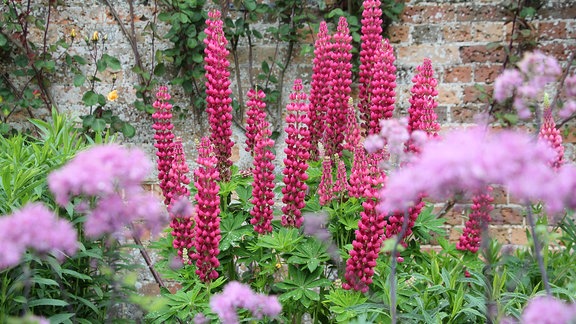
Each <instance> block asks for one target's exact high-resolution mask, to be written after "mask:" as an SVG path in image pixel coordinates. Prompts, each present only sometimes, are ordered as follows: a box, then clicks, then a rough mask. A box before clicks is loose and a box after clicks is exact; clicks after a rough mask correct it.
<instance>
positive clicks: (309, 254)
mask: <svg viewBox="0 0 576 324" xmlns="http://www.w3.org/2000/svg"><path fill="white" fill-rule="evenodd" d="M328 260H330V256H329V255H328V253H327V251H326V246H325V245H324V244H322V243H321V242H319V241H318V240H312V239H309V240H307V241H306V242H304V244H299V245H298V247H297V248H296V251H294V252H292V256H291V257H290V258H288V263H295V264H305V265H306V267H307V268H308V270H310V272H314V271H315V270H316V268H318V266H319V265H320V263H321V262H325V261H328Z"/></svg>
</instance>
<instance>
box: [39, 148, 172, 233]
mask: <svg viewBox="0 0 576 324" xmlns="http://www.w3.org/2000/svg"><path fill="white" fill-rule="evenodd" d="M150 167H151V165H150V163H149V162H148V159H147V158H146V155H145V154H144V152H142V151H141V150H138V149H126V148H123V147H121V146H119V145H115V144H110V145H98V146H93V147H91V148H90V149H87V150H85V151H82V152H80V153H78V154H77V155H76V157H74V158H73V159H72V160H71V161H70V162H68V163H67V164H66V165H65V166H63V167H62V168H60V169H59V170H56V171H54V172H52V173H50V175H48V187H49V188H50V190H51V191H52V193H53V194H54V196H55V198H56V203H58V204H59V205H60V206H62V207H65V206H66V205H68V203H69V202H70V201H71V199H72V198H73V197H76V196H80V197H82V199H83V201H89V200H90V199H91V198H97V199H96V200H95V202H94V207H93V208H92V210H90V208H88V209H87V210H86V211H85V212H86V213H87V214H88V219H87V220H86V222H85V223H84V228H85V230H86V234H87V235H88V236H90V237H94V238H96V237H99V236H101V235H103V234H118V233H120V232H121V231H123V230H124V229H125V227H126V226H128V225H134V229H135V230H136V233H133V234H136V235H138V234H139V233H140V232H141V231H142V230H150V231H151V232H152V234H153V235H155V234H157V233H159V232H160V231H161V230H162V228H163V227H164V225H165V222H166V221H167V219H166V215H165V213H164V212H163V210H162V208H161V204H160V201H158V199H157V198H156V197H154V195H153V194H151V193H147V192H145V191H144V189H143V188H142V187H141V183H142V182H143V181H144V180H145V177H146V176H147V174H148V172H149V171H150ZM137 220H142V221H143V223H142V222H138V223H137V224H132V222H133V221H137Z"/></svg>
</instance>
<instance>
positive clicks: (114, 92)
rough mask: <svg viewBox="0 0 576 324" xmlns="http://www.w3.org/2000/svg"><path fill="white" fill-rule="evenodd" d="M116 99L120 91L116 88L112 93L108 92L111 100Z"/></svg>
mask: <svg viewBox="0 0 576 324" xmlns="http://www.w3.org/2000/svg"><path fill="white" fill-rule="evenodd" d="M116 99H118V91H116V90H112V91H110V93H109V94H108V100H109V101H116Z"/></svg>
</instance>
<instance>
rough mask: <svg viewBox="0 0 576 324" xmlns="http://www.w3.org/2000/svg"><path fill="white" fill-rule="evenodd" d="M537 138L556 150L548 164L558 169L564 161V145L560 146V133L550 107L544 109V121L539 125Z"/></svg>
mask: <svg viewBox="0 0 576 324" xmlns="http://www.w3.org/2000/svg"><path fill="white" fill-rule="evenodd" d="M538 139H539V140H540V141H544V142H547V143H548V144H550V147H552V149H554V152H556V157H555V158H554V161H552V162H551V163H550V164H551V165H552V167H553V168H554V169H556V170H558V169H559V168H560V166H562V164H563V163H564V146H562V135H561V134H560V130H558V129H557V128H556V123H555V122H554V117H552V109H551V108H547V109H546V110H545V111H544V122H543V123H542V126H541V127H540V133H539V134H538Z"/></svg>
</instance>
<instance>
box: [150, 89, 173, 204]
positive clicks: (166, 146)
mask: <svg viewBox="0 0 576 324" xmlns="http://www.w3.org/2000/svg"><path fill="white" fill-rule="evenodd" d="M169 100H170V94H169V93H168V87H166V86H161V87H160V88H158V92H157V93H156V101H155V102H154V103H153V104H152V106H153V107H154V109H155V112H154V113H153V114H152V118H153V119H154V125H152V128H153V129H154V130H155V131H156V133H155V134H154V140H155V141H156V143H154V147H155V148H156V156H157V157H158V161H157V167H158V181H160V189H162V194H163V196H164V204H166V205H167V206H168V205H170V200H171V198H170V197H169V196H170V194H169V192H170V190H171V188H170V187H169V185H168V182H169V179H168V172H169V171H170V168H171V167H172V159H173V153H172V150H173V147H172V146H173V141H174V134H173V133H172V130H173V129H174V125H173V124H172V104H170V103H169V102H168V101H169Z"/></svg>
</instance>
